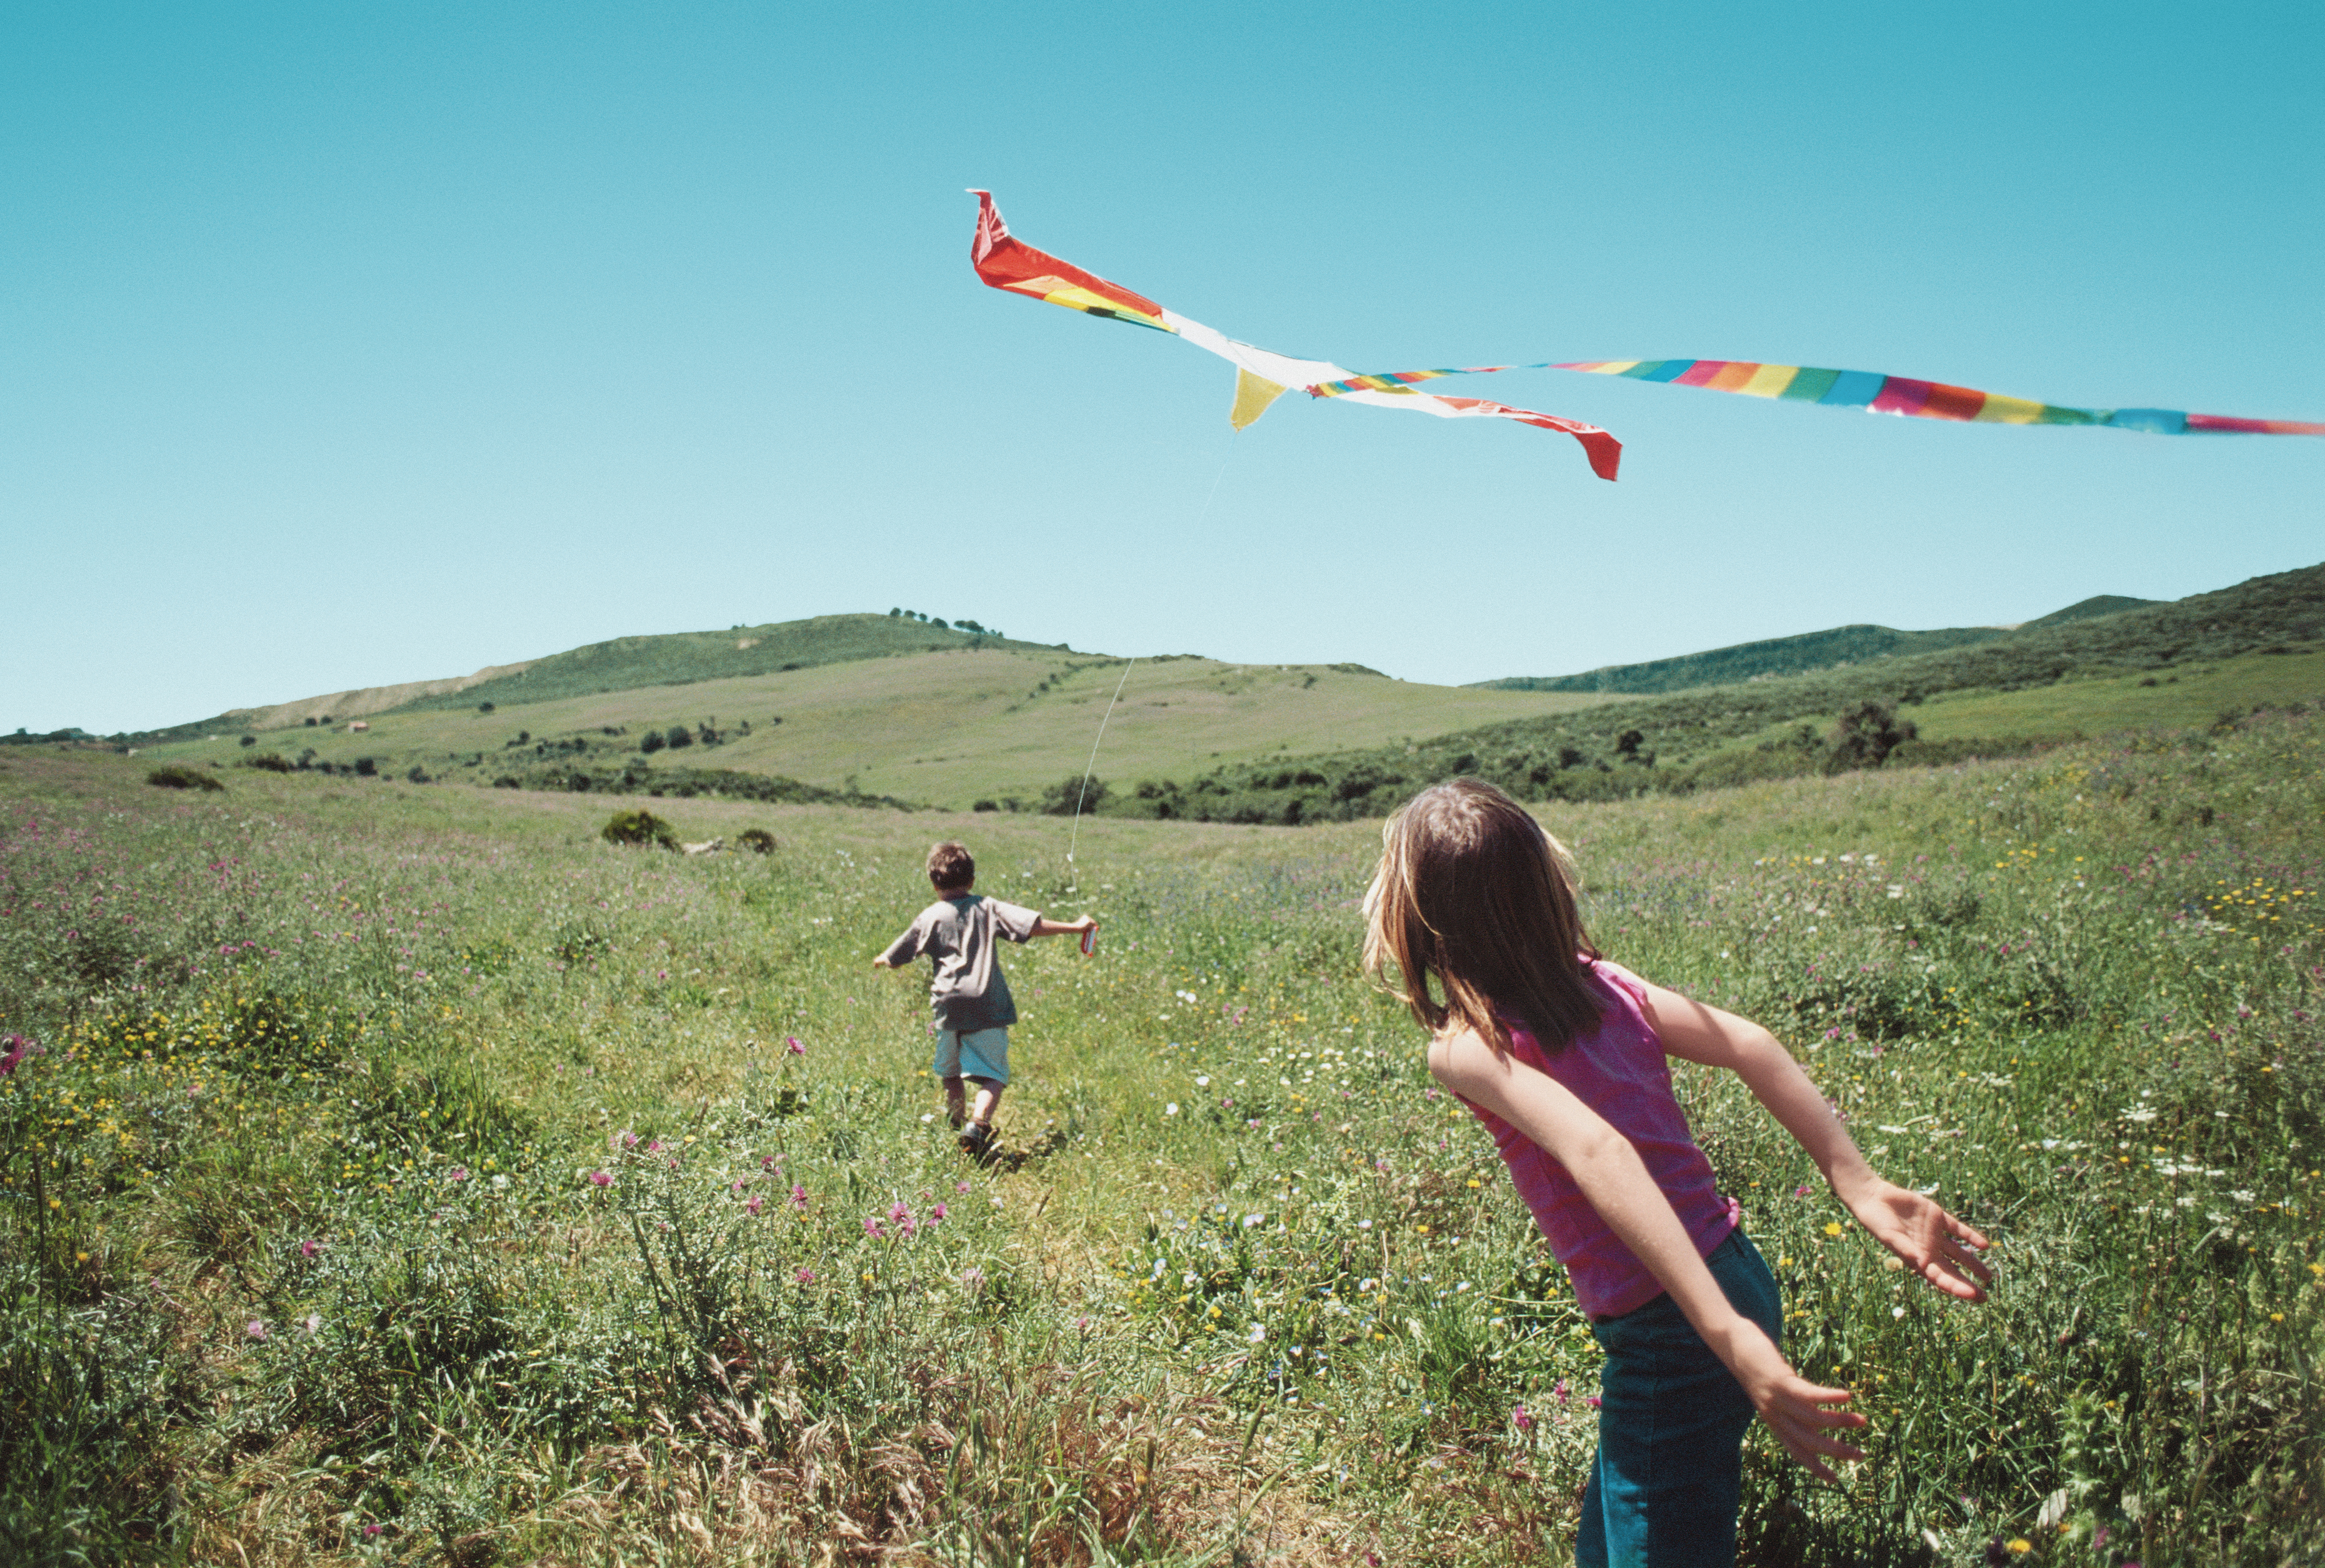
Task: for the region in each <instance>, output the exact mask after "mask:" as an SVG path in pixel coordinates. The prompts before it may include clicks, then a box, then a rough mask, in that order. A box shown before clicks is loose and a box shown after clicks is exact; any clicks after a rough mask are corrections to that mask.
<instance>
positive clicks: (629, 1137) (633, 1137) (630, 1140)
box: [622, 1128, 638, 1149]
mask: <svg viewBox="0 0 2325 1568" xmlns="http://www.w3.org/2000/svg"><path fill="white" fill-rule="evenodd" d="M622 1146H623V1147H624V1148H625V1149H634V1148H636V1147H637V1146H638V1135H637V1134H635V1133H634V1132H631V1131H629V1130H628V1129H626V1128H625V1129H624V1130H623V1133H622Z"/></svg>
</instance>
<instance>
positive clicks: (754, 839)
mask: <svg viewBox="0 0 2325 1568" xmlns="http://www.w3.org/2000/svg"><path fill="white" fill-rule="evenodd" d="M735 841H736V843H738V844H740V845H742V846H743V847H744V848H745V849H748V850H750V851H751V853H753V854H754V855H772V854H773V853H774V852H775V836H774V835H773V833H770V832H769V831H767V830H766V829H764V828H746V829H744V830H742V831H741V832H739V833H737V834H736V835H735Z"/></svg>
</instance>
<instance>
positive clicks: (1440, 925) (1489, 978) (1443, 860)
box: [1365, 778, 1599, 1055]
mask: <svg viewBox="0 0 2325 1568" xmlns="http://www.w3.org/2000/svg"><path fill="white" fill-rule="evenodd" d="M1365 914H1366V932H1365V968H1366V970H1369V971H1371V973H1372V974H1373V975H1374V976H1375V977H1376V978H1377V977H1379V976H1380V974H1381V971H1382V970H1383V968H1384V966H1385V965H1387V964H1390V963H1394V964H1395V966H1396V970H1397V979H1398V980H1399V981H1400V982H1401V983H1402V985H1403V989H1401V990H1400V989H1397V988H1395V987H1394V986H1391V987H1389V988H1388V989H1389V992H1390V994H1391V995H1392V996H1394V997H1396V998H1397V999H1398V1000H1399V1001H1401V1002H1403V1003H1404V1005H1405V1006H1406V1007H1410V1008H1412V1009H1413V1017H1414V1018H1415V1019H1417V1020H1418V1021H1419V1022H1420V1023H1421V1025H1422V1027H1424V1028H1426V1029H1428V1030H1429V1031H1430V1032H1431V1034H1432V1035H1434V1034H1442V1033H1443V1032H1444V1031H1445V1030H1446V1028H1447V1027H1448V1025H1458V1026H1459V1027H1461V1028H1466V1029H1471V1030H1475V1031H1476V1032H1477V1035H1479V1037H1481V1038H1482V1039H1484V1040H1485V1041H1486V1042H1487V1044H1489V1045H1490V1046H1491V1047H1492V1048H1493V1050H1494V1052H1495V1053H1496V1054H1497V1055H1498V1054H1501V1053H1505V1052H1506V1051H1508V1050H1509V1047H1510V1028H1511V1026H1512V1025H1524V1027H1525V1029H1526V1030H1527V1031H1528V1032H1529V1033H1530V1034H1532V1035H1533V1037H1534V1039H1535V1041H1536V1042H1537V1043H1539V1044H1541V1046H1542V1049H1543V1050H1544V1051H1558V1050H1561V1049H1563V1048H1564V1047H1565V1046H1566V1045H1567V1044H1569V1043H1570V1042H1571V1041H1572V1040H1573V1039H1574V1038H1575V1037H1576V1036H1577V1035H1583V1034H1587V1033H1589V1031H1590V1030H1592V1029H1594V1028H1596V1027H1597V1026H1598V1017H1599V1001H1598V996H1597V994H1596V993H1595V992H1594V991H1593V990H1592V988H1591V987H1590V983H1589V979H1588V977H1587V974H1586V972H1585V970H1584V969H1583V960H1585V959H1595V958H1597V957H1598V956H1599V955H1598V949H1597V948H1595V947H1593V946H1592V945H1591V942H1590V937H1589V933H1588V932H1585V931H1584V930H1583V929H1582V915H1581V913H1580V911H1579V910H1578V909H1577V908H1576V906H1575V900H1574V861H1573V858H1572V857H1571V856H1570V855H1568V854H1567V852H1566V847H1565V846H1564V845H1563V844H1561V843H1560V842H1559V841H1558V840H1556V839H1553V838H1552V837H1551V836H1550V834H1549V833H1547V832H1545V831H1544V830H1542V824H1541V823H1540V822H1537V821H1534V820H1533V817H1532V816H1531V815H1529V814H1528V813H1527V812H1526V810H1525V808H1524V806H1521V805H1519V804H1518V803H1517V802H1515V801H1514V800H1512V799H1510V797H1509V796H1507V795H1505V794H1504V793H1502V792H1501V791H1499V790H1497V789H1496V788H1495V787H1494V786H1493V785H1491V784H1485V783H1481V782H1480V781H1478V780H1477V779H1471V778H1459V779H1455V780H1453V781H1452V782H1451V783H1450V784H1438V785H1436V786H1434V787H1433V788H1431V789H1426V790H1423V791H1422V793H1420V794H1418V795H1415V796H1414V797H1413V799H1412V800H1411V801H1409V802H1408V803H1406V804H1405V807H1404V809H1403V811H1401V812H1397V813H1396V815H1394V816H1393V817H1391V818H1390V819H1389V820H1388V821H1387V823H1386V825H1385V826H1384V827H1383V828H1382V830H1381V858H1380V869H1379V870H1378V871H1377V872H1376V874H1375V875H1374V877H1373V884H1372V887H1371V889H1370V891H1368V892H1367V893H1366V895H1365ZM1432 976H1433V977H1434V978H1435V980H1436V982H1437V985H1438V987H1440V988H1442V989H1443V991H1444V994H1445V999H1444V1000H1443V1001H1441V1002H1440V1001H1439V1000H1438V999H1437V998H1436V997H1435V996H1434V995H1432V994H1431V983H1430V982H1431V977H1432Z"/></svg>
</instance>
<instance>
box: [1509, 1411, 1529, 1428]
mask: <svg viewBox="0 0 2325 1568" xmlns="http://www.w3.org/2000/svg"><path fill="white" fill-rule="evenodd" d="M1510 1424H1511V1425H1513V1426H1514V1427H1516V1428H1517V1429H1518V1430H1519V1431H1520V1432H1532V1431H1533V1416H1531V1415H1527V1414H1526V1407H1525V1406H1523V1405H1521V1406H1518V1407H1517V1408H1516V1409H1515V1410H1514V1411H1512V1412H1510Z"/></svg>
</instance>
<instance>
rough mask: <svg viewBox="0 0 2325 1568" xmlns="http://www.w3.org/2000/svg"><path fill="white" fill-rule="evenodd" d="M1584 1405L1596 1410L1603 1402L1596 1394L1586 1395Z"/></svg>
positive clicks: (1583, 1400) (1583, 1398)
mask: <svg viewBox="0 0 2325 1568" xmlns="http://www.w3.org/2000/svg"><path fill="white" fill-rule="evenodd" d="M1582 1403H1584V1404H1585V1405H1588V1406H1590V1408H1591V1409H1593V1410H1596V1409H1598V1406H1599V1405H1600V1404H1601V1401H1600V1399H1599V1397H1598V1396H1597V1395H1596V1394H1586V1395H1584V1396H1582Z"/></svg>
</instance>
